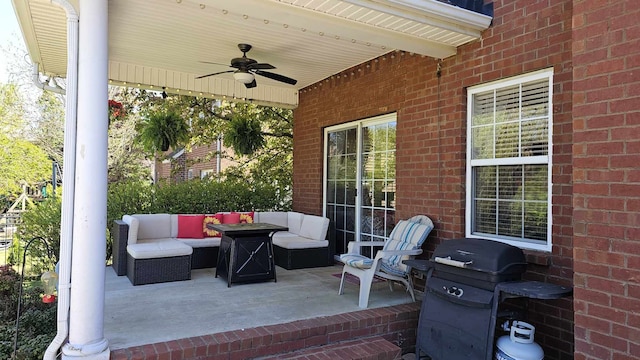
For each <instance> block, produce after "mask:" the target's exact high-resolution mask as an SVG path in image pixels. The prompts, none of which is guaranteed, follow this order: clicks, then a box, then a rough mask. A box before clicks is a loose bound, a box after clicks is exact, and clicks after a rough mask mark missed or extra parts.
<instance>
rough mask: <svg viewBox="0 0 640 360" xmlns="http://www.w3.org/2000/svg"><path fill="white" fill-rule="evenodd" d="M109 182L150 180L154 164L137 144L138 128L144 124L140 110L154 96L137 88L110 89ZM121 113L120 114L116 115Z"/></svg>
mask: <svg viewBox="0 0 640 360" xmlns="http://www.w3.org/2000/svg"><path fill="white" fill-rule="evenodd" d="M109 97H110V100H109V101H110V102H111V104H114V105H116V103H117V104H119V105H116V106H115V107H114V106H110V111H111V114H110V123H109V151H108V154H109V159H108V176H109V180H108V181H109V183H114V182H122V181H129V180H132V181H136V180H148V179H149V178H150V171H149V168H150V162H149V161H148V160H147V159H146V158H145V152H144V150H143V148H142V146H141V144H140V143H139V142H138V141H136V138H137V136H138V133H137V132H136V127H137V126H138V123H139V122H140V121H141V116H140V112H139V111H137V109H140V108H141V107H142V106H143V103H144V102H147V101H149V98H150V97H152V95H150V94H149V93H148V92H146V91H144V90H140V89H134V88H116V87H112V88H110V89H109ZM116 111H117V114H116V113H115V112H116Z"/></svg>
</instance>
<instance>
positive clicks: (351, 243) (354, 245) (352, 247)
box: [347, 241, 385, 254]
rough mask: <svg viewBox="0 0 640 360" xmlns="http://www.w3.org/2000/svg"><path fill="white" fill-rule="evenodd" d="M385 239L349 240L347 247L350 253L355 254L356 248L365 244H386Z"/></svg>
mask: <svg viewBox="0 0 640 360" xmlns="http://www.w3.org/2000/svg"><path fill="white" fill-rule="evenodd" d="M384 243H385V242H384V241H349V244H347V249H348V251H347V252H348V253H349V254H353V253H354V252H356V251H354V250H355V248H360V247H363V246H384Z"/></svg>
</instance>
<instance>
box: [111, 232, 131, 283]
mask: <svg viewBox="0 0 640 360" xmlns="http://www.w3.org/2000/svg"><path fill="white" fill-rule="evenodd" d="M111 235H112V236H113V244H112V252H111V260H112V262H111V266H112V267H113V269H114V270H115V272H116V274H118V276H122V275H126V274H127V242H128V240H129V225H128V224H127V223H125V222H124V221H122V220H114V221H113V228H112V230H111Z"/></svg>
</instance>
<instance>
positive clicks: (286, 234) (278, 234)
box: [272, 231, 300, 241]
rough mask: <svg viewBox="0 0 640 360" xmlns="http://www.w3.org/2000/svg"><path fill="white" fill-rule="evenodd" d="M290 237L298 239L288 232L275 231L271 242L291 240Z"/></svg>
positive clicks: (296, 235)
mask: <svg viewBox="0 0 640 360" xmlns="http://www.w3.org/2000/svg"><path fill="white" fill-rule="evenodd" d="M292 237H300V235H298V234H294V233H292V232H289V231H276V232H274V233H273V235H272V239H273V241H276V239H285V238H292Z"/></svg>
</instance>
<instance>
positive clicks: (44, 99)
mask: <svg viewBox="0 0 640 360" xmlns="http://www.w3.org/2000/svg"><path fill="white" fill-rule="evenodd" d="M36 105H37V110H38V112H39V114H40V116H39V119H38V122H37V123H36V124H35V129H34V130H33V131H34V134H33V136H34V138H35V139H34V143H35V144H36V145H38V147H40V148H41V149H42V150H44V152H46V153H47V155H48V156H49V158H50V159H51V160H53V161H56V162H57V163H58V165H59V166H60V169H63V166H64V163H63V160H64V156H63V148H64V122H65V108H64V97H63V96H62V95H59V94H56V93H53V92H51V91H43V92H42V94H41V95H40V97H39V98H38V102H37V104H36Z"/></svg>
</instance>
